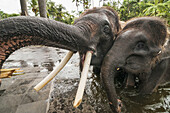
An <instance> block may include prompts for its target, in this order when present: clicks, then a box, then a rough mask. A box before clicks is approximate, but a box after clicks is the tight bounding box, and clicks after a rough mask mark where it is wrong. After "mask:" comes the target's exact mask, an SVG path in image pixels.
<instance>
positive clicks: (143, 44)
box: [135, 42, 146, 50]
mask: <svg viewBox="0 0 170 113" xmlns="http://www.w3.org/2000/svg"><path fill="white" fill-rule="evenodd" d="M145 47H146V45H145V42H138V43H137V44H136V47H135V48H136V49H137V50H139V49H144V48H145Z"/></svg>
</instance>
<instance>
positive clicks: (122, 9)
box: [0, 0, 170, 26]
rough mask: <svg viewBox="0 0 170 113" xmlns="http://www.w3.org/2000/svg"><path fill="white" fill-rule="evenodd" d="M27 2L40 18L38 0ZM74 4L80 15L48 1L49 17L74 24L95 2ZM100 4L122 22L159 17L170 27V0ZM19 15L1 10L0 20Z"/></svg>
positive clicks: (120, 0) (75, 0)
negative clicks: (116, 14) (80, 9)
mask: <svg viewBox="0 0 170 113" xmlns="http://www.w3.org/2000/svg"><path fill="white" fill-rule="evenodd" d="M26 1H27V4H28V12H31V11H32V12H33V13H34V15H35V16H39V7H38V0H26ZM72 2H73V3H75V4H76V7H77V11H78V13H77V12H76V11H72V13H69V12H68V11H67V10H66V8H65V7H63V5H62V4H57V1H56V3H55V2H53V1H51V0H46V4H47V8H46V9H47V17H48V18H50V19H54V20H57V21H61V22H65V23H68V24H72V23H73V21H74V20H75V18H76V17H78V16H79V15H80V14H81V13H82V12H83V11H84V10H86V9H89V7H90V6H92V3H93V2H94V0H72ZM101 3H102V4H101ZM99 4H101V5H103V6H110V7H112V8H113V9H115V10H116V11H117V12H118V14H119V17H120V19H121V20H122V21H127V20H129V19H131V18H133V17H141V16H158V17H161V18H164V19H165V20H166V22H167V24H168V26H170V1H169V0H99ZM80 6H83V10H82V11H79V8H80ZM18 15H20V14H7V13H4V12H3V11H1V10H0V19H3V18H7V17H11V16H18Z"/></svg>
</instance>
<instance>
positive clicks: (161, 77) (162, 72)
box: [140, 58, 170, 94]
mask: <svg viewBox="0 0 170 113" xmlns="http://www.w3.org/2000/svg"><path fill="white" fill-rule="evenodd" d="M169 73H170V58H165V59H162V60H161V61H160V62H159V63H158V64H157V65H156V66H155V67H154V68H153V69H152V72H151V75H150V76H149V78H148V80H147V81H145V82H144V84H143V86H142V87H141V90H140V94H151V93H152V92H154V91H156V88H157V87H158V85H160V84H162V83H166V82H169V81H170V76H169Z"/></svg>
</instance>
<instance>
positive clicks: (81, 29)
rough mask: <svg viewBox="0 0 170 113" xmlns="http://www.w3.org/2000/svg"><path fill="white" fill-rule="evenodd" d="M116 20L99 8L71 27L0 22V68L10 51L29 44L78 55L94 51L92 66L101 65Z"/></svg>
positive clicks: (40, 21)
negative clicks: (55, 48) (59, 49)
mask: <svg viewBox="0 0 170 113" xmlns="http://www.w3.org/2000/svg"><path fill="white" fill-rule="evenodd" d="M118 19H119V18H118V16H117V14H116V12H115V11H114V10H113V9H111V8H109V7H102V8H94V9H91V10H88V11H86V12H85V13H83V14H82V15H81V17H80V18H79V19H77V20H76V22H75V23H74V25H68V24H65V23H61V22H57V21H54V20H50V19H46V18H40V17H28V16H27V17H24V16H23V17H13V18H8V19H4V20H1V21H0V68H1V67H2V65H3V63H4V62H5V60H6V59H7V58H8V57H9V55H10V54H11V53H12V52H14V51H15V50H17V49H19V48H21V47H25V46H29V45H44V46H50V47H58V48H62V49H67V50H70V51H73V52H77V51H78V52H80V53H81V54H85V53H86V52H87V51H93V52H94V53H95V54H93V59H92V65H96V66H100V65H101V62H102V60H103V58H104V56H105V54H106V53H107V51H108V50H109V49H110V47H111V46H112V44H113V41H114V37H115V35H116V34H117V33H118V31H119V29H120V25H119V20H118ZM83 60H84V59H83Z"/></svg>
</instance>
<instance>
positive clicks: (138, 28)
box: [101, 17, 170, 112]
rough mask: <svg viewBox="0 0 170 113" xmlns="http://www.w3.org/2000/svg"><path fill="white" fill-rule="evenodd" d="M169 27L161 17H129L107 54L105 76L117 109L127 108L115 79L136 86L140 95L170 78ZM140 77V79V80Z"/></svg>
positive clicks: (112, 106)
mask: <svg viewBox="0 0 170 113" xmlns="http://www.w3.org/2000/svg"><path fill="white" fill-rule="evenodd" d="M168 40H169V37H168V34H167V29H166V26H165V25H164V23H163V21H162V20H161V19H160V18H157V17H139V18H134V19H131V20H129V21H128V22H127V23H126V25H125V27H124V28H123V29H122V30H121V31H120V33H119V34H118V36H117V38H116V39H115V42H114V44H113V46H112V48H111V49H110V50H109V51H108V53H107V54H106V56H105V58H104V60H103V63H102V67H101V79H102V82H103V85H104V88H105V91H106V93H107V97H108V100H109V104H110V107H111V109H112V111H114V112H121V110H123V109H124V108H125V106H124V105H123V102H121V100H119V99H118V98H119V97H118V95H117V93H116V87H115V82H116V79H117V78H121V80H120V81H121V83H122V84H123V88H128V87H130V86H136V88H135V90H136V91H137V92H138V94H139V95H146V94H151V93H152V92H154V91H156V89H157V87H158V86H159V85H161V84H165V83H167V82H169V81H170V75H169V74H170V46H169V45H170V43H169V42H168ZM136 79H138V81H136Z"/></svg>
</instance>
